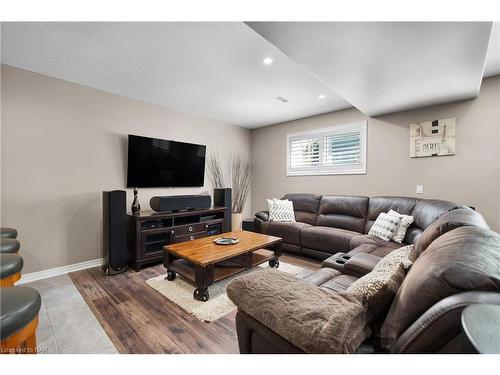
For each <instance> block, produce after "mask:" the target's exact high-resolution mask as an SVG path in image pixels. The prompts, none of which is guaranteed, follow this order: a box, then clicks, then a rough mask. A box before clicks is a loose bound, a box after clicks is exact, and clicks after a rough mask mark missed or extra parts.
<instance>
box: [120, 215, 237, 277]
mask: <svg viewBox="0 0 500 375" xmlns="http://www.w3.org/2000/svg"><path fill="white" fill-rule="evenodd" d="M228 211H229V210H228V208H227V207H212V208H209V209H203V210H192V211H179V212H154V211H142V212H140V213H138V214H136V215H132V214H129V215H127V221H128V235H129V238H128V247H129V260H128V265H129V267H130V268H132V269H133V270H134V271H140V270H141V268H142V267H143V266H144V265H146V264H150V263H155V262H158V261H163V246H165V245H168V244H172V243H177V242H184V241H192V240H194V239H197V238H202V237H206V236H212V235H214V234H219V233H225V232H229V231H231V228H228V220H224V218H225V216H226V215H227V212H228Z"/></svg>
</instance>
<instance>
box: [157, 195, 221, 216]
mask: <svg viewBox="0 0 500 375" xmlns="http://www.w3.org/2000/svg"><path fill="white" fill-rule="evenodd" d="M149 205H150V206H151V209H152V210H154V211H156V212H177V211H186V210H201V209H207V208H210V206H211V205H212V197H211V196H210V195H208V194H203V195H202V194H200V195H169V196H164V197H153V198H151V200H150V201H149Z"/></svg>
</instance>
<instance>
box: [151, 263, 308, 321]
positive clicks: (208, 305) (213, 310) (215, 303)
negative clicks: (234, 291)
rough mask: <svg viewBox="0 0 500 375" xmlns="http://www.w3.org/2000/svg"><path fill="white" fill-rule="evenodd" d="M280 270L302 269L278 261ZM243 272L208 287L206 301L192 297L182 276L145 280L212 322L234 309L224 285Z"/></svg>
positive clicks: (190, 311)
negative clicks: (169, 278)
mask: <svg viewBox="0 0 500 375" xmlns="http://www.w3.org/2000/svg"><path fill="white" fill-rule="evenodd" d="M263 268H269V266H268V265H267V263H265V264H261V265H260V266H258V267H256V268H253V269H251V270H248V271H246V272H244V273H248V272H255V271H257V270H259V269H263ZM278 270H279V271H281V272H286V273H289V274H292V275H297V274H299V273H300V272H301V271H302V270H303V269H302V268H300V267H297V266H294V265H292V264H288V263H284V262H280V266H279V268H278ZM242 274H243V273H240V274H238V275H234V276H231V277H229V278H227V279H225V280H221V281H218V282H216V283H214V284H213V285H211V286H210V287H209V288H208V293H209V294H210V298H209V300H208V301H207V302H201V301H196V300H195V299H194V298H193V292H194V290H195V287H194V286H193V285H191V284H189V283H188V282H187V281H184V280H183V278H182V276H180V275H177V277H176V279H175V280H174V281H168V280H165V275H161V276H157V277H153V278H152V279H149V280H147V281H146V283H147V284H148V285H149V286H150V287H152V288H153V289H155V290H156V291H158V292H160V293H161V294H163V295H164V296H165V297H167V298H168V299H169V300H170V301H172V302H174V303H176V304H177V305H179V306H180V307H182V308H183V309H184V310H186V311H187V312H188V313H191V314H193V315H194V316H196V317H197V318H198V319H200V320H201V321H206V322H213V321H214V320H217V319H219V318H221V317H223V316H224V315H227V314H229V313H230V312H231V311H233V310H234V309H236V306H235V305H234V303H233V302H231V300H230V299H229V298H228V297H227V294H226V286H227V284H229V283H230V282H231V280H233V279H235V278H236V277H238V276H241V275H242Z"/></svg>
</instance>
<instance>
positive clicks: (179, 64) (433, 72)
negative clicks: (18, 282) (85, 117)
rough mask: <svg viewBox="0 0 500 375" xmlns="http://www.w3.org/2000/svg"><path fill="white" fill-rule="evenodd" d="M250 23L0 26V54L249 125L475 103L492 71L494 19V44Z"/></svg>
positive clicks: (456, 29) (480, 39)
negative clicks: (322, 96) (267, 62)
mask: <svg viewBox="0 0 500 375" xmlns="http://www.w3.org/2000/svg"><path fill="white" fill-rule="evenodd" d="M248 25H249V26H250V27H252V28H253V29H252V28H250V27H249V26H247V25H246V24H244V23H239V22H218V23H206V22H184V23H179V22H170V23H169V22H160V23H126V22H119V23H50V22H49V23H2V30H1V31H2V33H1V41H2V50H1V52H2V54H1V58H2V63H4V64H8V65H12V66H16V67H19V68H23V69H27V70H30V71H34V72H37V73H42V74H46V75H49V76H52V77H56V78H61V79H64V80H67V81H70V82H75V83H78V84H83V85H87V86H90V87H94V88H97V89H101V90H105V91H109V92H113V93H117V94H120V95H124V96H127V97H131V98H135V99H139V100H144V101H147V102H150V103H154V104H158V105H162V106H167V107H171V108H176V109H179V110H182V111H186V112H189V113H193V114H196V115H199V116H203V117H207V118H211V119H215V120H219V121H223V122H226V123H229V124H235V125H240V126H244V127H248V128H255V127H260V126H265V125H270V124H275V123H279V122H283V121H289V120H293V119H297V118H302V117H307V116H312V115H317V114H321V113H326V112H331V111H335V110H339V109H343V108H349V107H351V106H352V105H354V106H356V107H357V108H359V109H360V110H361V111H363V112H364V113H366V114H369V115H379V114H383V113H389V112H396V111H399V110H404V109H409V108H415V107H421V106H426V105H432V104H438V103H442V102H449V101H453V100H460V99H467V98H473V97H475V96H477V94H478V91H479V88H480V83H481V78H482V76H483V69H484V76H491V75H495V74H500V36H499V30H498V25H497V27H496V29H495V31H494V32H493V34H492V37H491V39H490V30H491V23H488V22H482V23H421V22H418V23H382V22H376V23H356V22H352V23H338V22H329V23H306V22H289V23H280V22H269V23H248ZM254 30H255V31H254ZM261 35H262V36H261ZM488 41H489V47H488ZM271 43H272V44H271ZM278 48H279V49H278ZM487 48H488V54H487V56H486V61H485V55H486V50H487ZM265 57H272V58H273V59H274V63H273V64H272V65H270V66H266V65H264V64H262V60H263V58H265ZM320 94H325V95H326V98H325V99H322V100H320V99H318V95H320ZM277 96H282V97H285V98H287V99H289V102H288V103H283V102H281V101H278V100H276V97H277ZM343 98H345V99H347V101H346V100H345V99H343Z"/></svg>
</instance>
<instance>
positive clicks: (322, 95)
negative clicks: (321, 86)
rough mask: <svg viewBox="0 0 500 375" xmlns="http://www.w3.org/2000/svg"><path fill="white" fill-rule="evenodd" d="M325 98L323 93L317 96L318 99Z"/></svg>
mask: <svg viewBox="0 0 500 375" xmlns="http://www.w3.org/2000/svg"><path fill="white" fill-rule="evenodd" d="M325 98H326V95H325V94H321V95H320V96H318V99H325Z"/></svg>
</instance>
